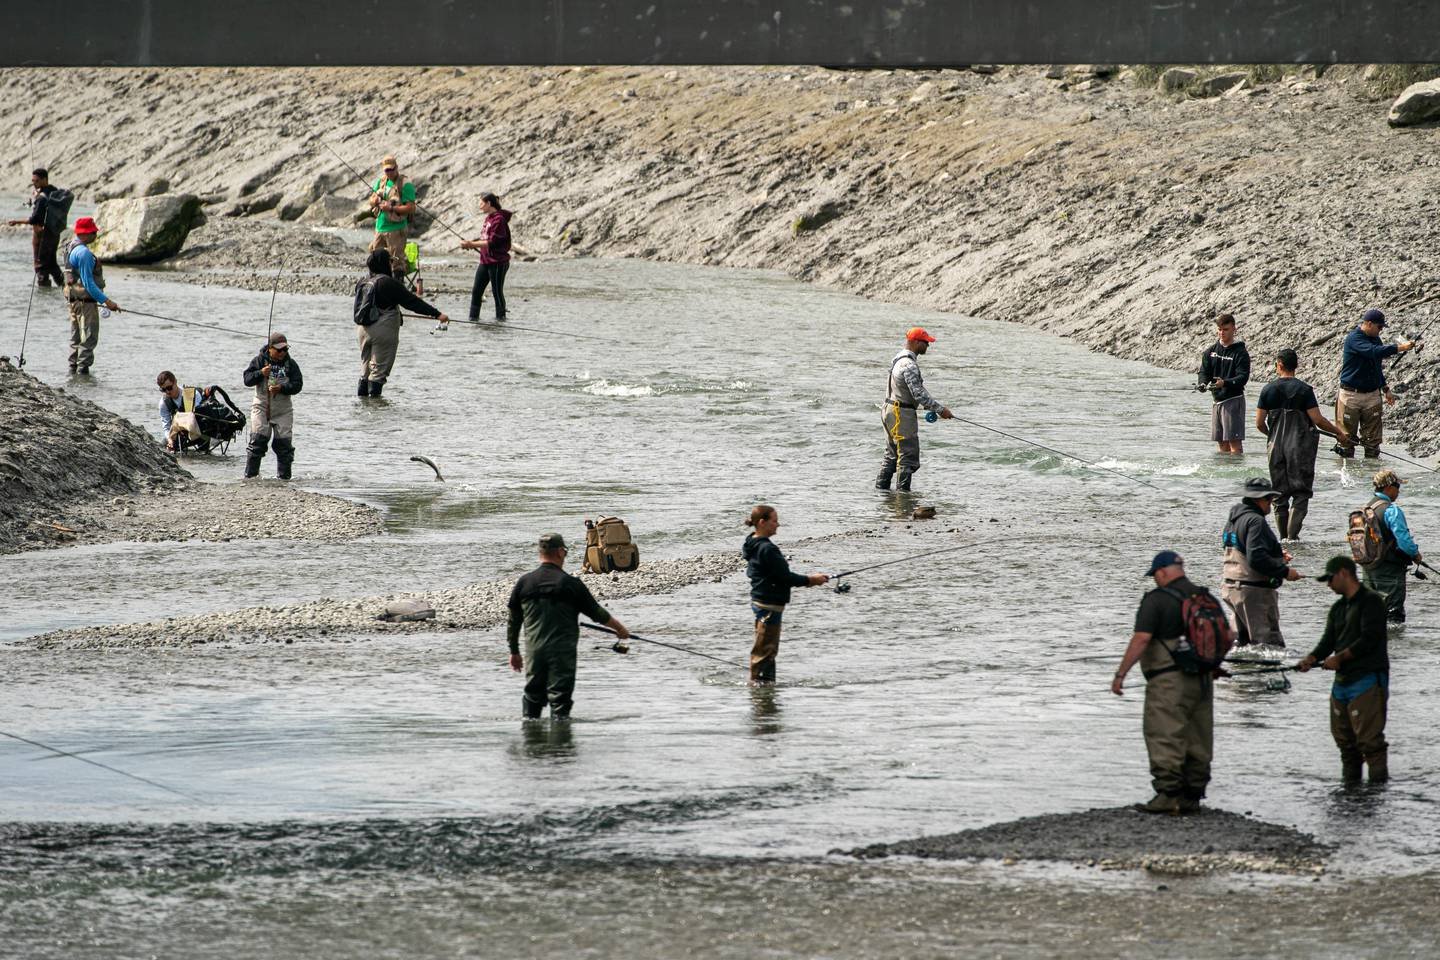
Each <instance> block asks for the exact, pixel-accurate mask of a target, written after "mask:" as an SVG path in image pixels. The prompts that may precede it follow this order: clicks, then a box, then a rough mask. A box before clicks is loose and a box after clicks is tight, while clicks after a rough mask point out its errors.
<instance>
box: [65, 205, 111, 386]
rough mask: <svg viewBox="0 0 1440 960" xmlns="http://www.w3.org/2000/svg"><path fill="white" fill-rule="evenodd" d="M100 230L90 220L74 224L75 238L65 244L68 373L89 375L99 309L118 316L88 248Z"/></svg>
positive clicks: (97, 334)
mask: <svg viewBox="0 0 1440 960" xmlns="http://www.w3.org/2000/svg"><path fill="white" fill-rule="evenodd" d="M99 232H100V230H99V228H98V227H96V226H95V220H94V218H92V217H81V218H80V219H78V220H76V221H75V236H74V238H73V239H70V240H67V241H65V301H66V303H67V305H68V306H69V309H70V372H71V373H75V372H76V371H77V370H78V371H79V372H80V373H89V372H90V365H91V364H92V363H94V362H95V345H96V344H98V343H99V342H100V305H101V304H104V305H105V308H106V309H107V310H112V311H114V312H115V313H119V312H120V305H119V304H117V303H116V302H115V301H114V300H111V299H110V297H109V296H108V295H107V294H106V293H105V271H104V270H103V269H102V268H101V266H100V261H99V260H96V259H95V254H93V253H91V252H90V244H91V243H93V242H94V241H95V237H96V235H97V234H99Z"/></svg>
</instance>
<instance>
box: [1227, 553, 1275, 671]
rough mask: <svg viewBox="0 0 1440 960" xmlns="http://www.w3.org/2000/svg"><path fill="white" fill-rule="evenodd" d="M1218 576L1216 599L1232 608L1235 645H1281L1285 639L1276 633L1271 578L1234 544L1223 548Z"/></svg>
mask: <svg viewBox="0 0 1440 960" xmlns="http://www.w3.org/2000/svg"><path fill="white" fill-rule="evenodd" d="M1222 576H1223V577H1224V578H1225V583H1224V585H1223V586H1221V588H1220V599H1222V600H1224V601H1225V602H1226V603H1228V604H1230V606H1231V607H1232V608H1233V609H1234V610H1235V622H1236V625H1237V627H1238V628H1239V629H1238V631H1237V636H1236V637H1235V645H1236V646H1237V647H1244V646H1249V645H1250V644H1255V643H1263V644H1270V645H1271V646H1276V647H1283V646H1285V638H1284V637H1283V636H1281V635H1280V592H1279V590H1278V589H1277V588H1276V587H1273V586H1271V585H1270V583H1271V581H1270V580H1268V579H1267V578H1265V577H1262V576H1261V575H1260V574H1259V573H1257V572H1256V571H1255V569H1254V568H1253V567H1251V566H1250V561H1249V560H1247V559H1246V558H1245V554H1244V553H1242V552H1241V551H1240V550H1237V549H1236V548H1235V547H1226V548H1225V563H1224V566H1223V568H1222Z"/></svg>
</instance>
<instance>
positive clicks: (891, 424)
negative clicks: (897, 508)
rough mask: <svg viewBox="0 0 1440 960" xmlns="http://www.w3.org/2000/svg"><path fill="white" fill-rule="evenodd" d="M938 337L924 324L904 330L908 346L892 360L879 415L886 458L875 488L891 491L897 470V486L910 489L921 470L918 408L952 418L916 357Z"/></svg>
mask: <svg viewBox="0 0 1440 960" xmlns="http://www.w3.org/2000/svg"><path fill="white" fill-rule="evenodd" d="M934 342H935V338H934V337H932V336H930V334H928V333H926V332H925V329H924V328H923V327H911V328H910V329H909V330H908V331H906V333H905V349H904V350H901V351H900V352H899V353H897V354H895V357H894V359H892V360H891V361H890V380H889V383H888V385H887V386H886V391H885V413H884V415H883V416H882V417H881V418H880V422H881V424H882V425H883V426H884V427H885V459H884V461H883V462H882V463H881V465H880V475H879V476H878V477H876V478H875V489H877V490H889V489H890V479H891V478H892V477H895V472H896V469H897V468H898V469H899V472H900V475H899V477H896V478H895V489H896V490H898V491H900V492H901V493H908V492H909V491H910V478H911V476H913V475H914V473H915V471H916V470H919V469H920V421H919V417H917V416H916V413H915V411H916V409H917V408H919V407H924V408H925V409H926V410H933V411H935V412H936V413H938V414H939V415H940V418H941V419H942V420H950V419H952V418H953V414H951V413H950V408H949V407H947V406H945V405H944V404H943V403H941V402H940V401H939V400H936V399H935V398H934V397H932V396H930V391H929V390H926V389H925V381H924V379H922V378H921V376H920V364H919V362H918V361H917V359H916V358H917V357H919V356H920V355H921V354H923V353H925V351H927V350H929V349H930V344H932V343H934Z"/></svg>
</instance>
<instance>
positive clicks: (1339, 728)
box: [1330, 683, 1390, 775]
mask: <svg viewBox="0 0 1440 960" xmlns="http://www.w3.org/2000/svg"><path fill="white" fill-rule="evenodd" d="M1389 703H1390V693H1389V691H1387V690H1386V689H1385V688H1384V687H1383V686H1381V685H1380V684H1378V683H1377V684H1375V686H1373V687H1371V688H1370V689H1369V690H1366V691H1365V692H1364V693H1362V694H1360V696H1358V697H1356V698H1355V699H1354V700H1351V701H1350V702H1349V703H1341V702H1340V701H1339V700H1336V699H1335V698H1334V697H1333V696H1332V697H1331V698H1330V735H1331V736H1333V737H1334V738H1335V745H1336V746H1337V747H1339V748H1340V762H1341V763H1343V764H1346V765H1349V766H1359V764H1360V761H1361V760H1362V759H1363V760H1365V761H1366V762H1368V763H1371V764H1372V766H1371V773H1372V775H1373V773H1374V769H1375V767H1374V764H1376V763H1384V762H1385V760H1386V755H1385V751H1386V747H1387V744H1386V743H1385V714H1386V711H1387V708H1388V706H1389Z"/></svg>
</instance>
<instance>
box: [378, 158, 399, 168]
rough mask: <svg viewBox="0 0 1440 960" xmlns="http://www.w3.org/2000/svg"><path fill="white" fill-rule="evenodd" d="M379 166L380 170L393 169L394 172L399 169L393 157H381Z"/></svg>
mask: <svg viewBox="0 0 1440 960" xmlns="http://www.w3.org/2000/svg"><path fill="white" fill-rule="evenodd" d="M380 166H381V168H382V169H383V168H385V167H394V168H395V169H396V170H399V169H400V164H399V163H398V162H397V161H396V160H395V158H394V157H390V156H387V157H382V158H381V159H380Z"/></svg>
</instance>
